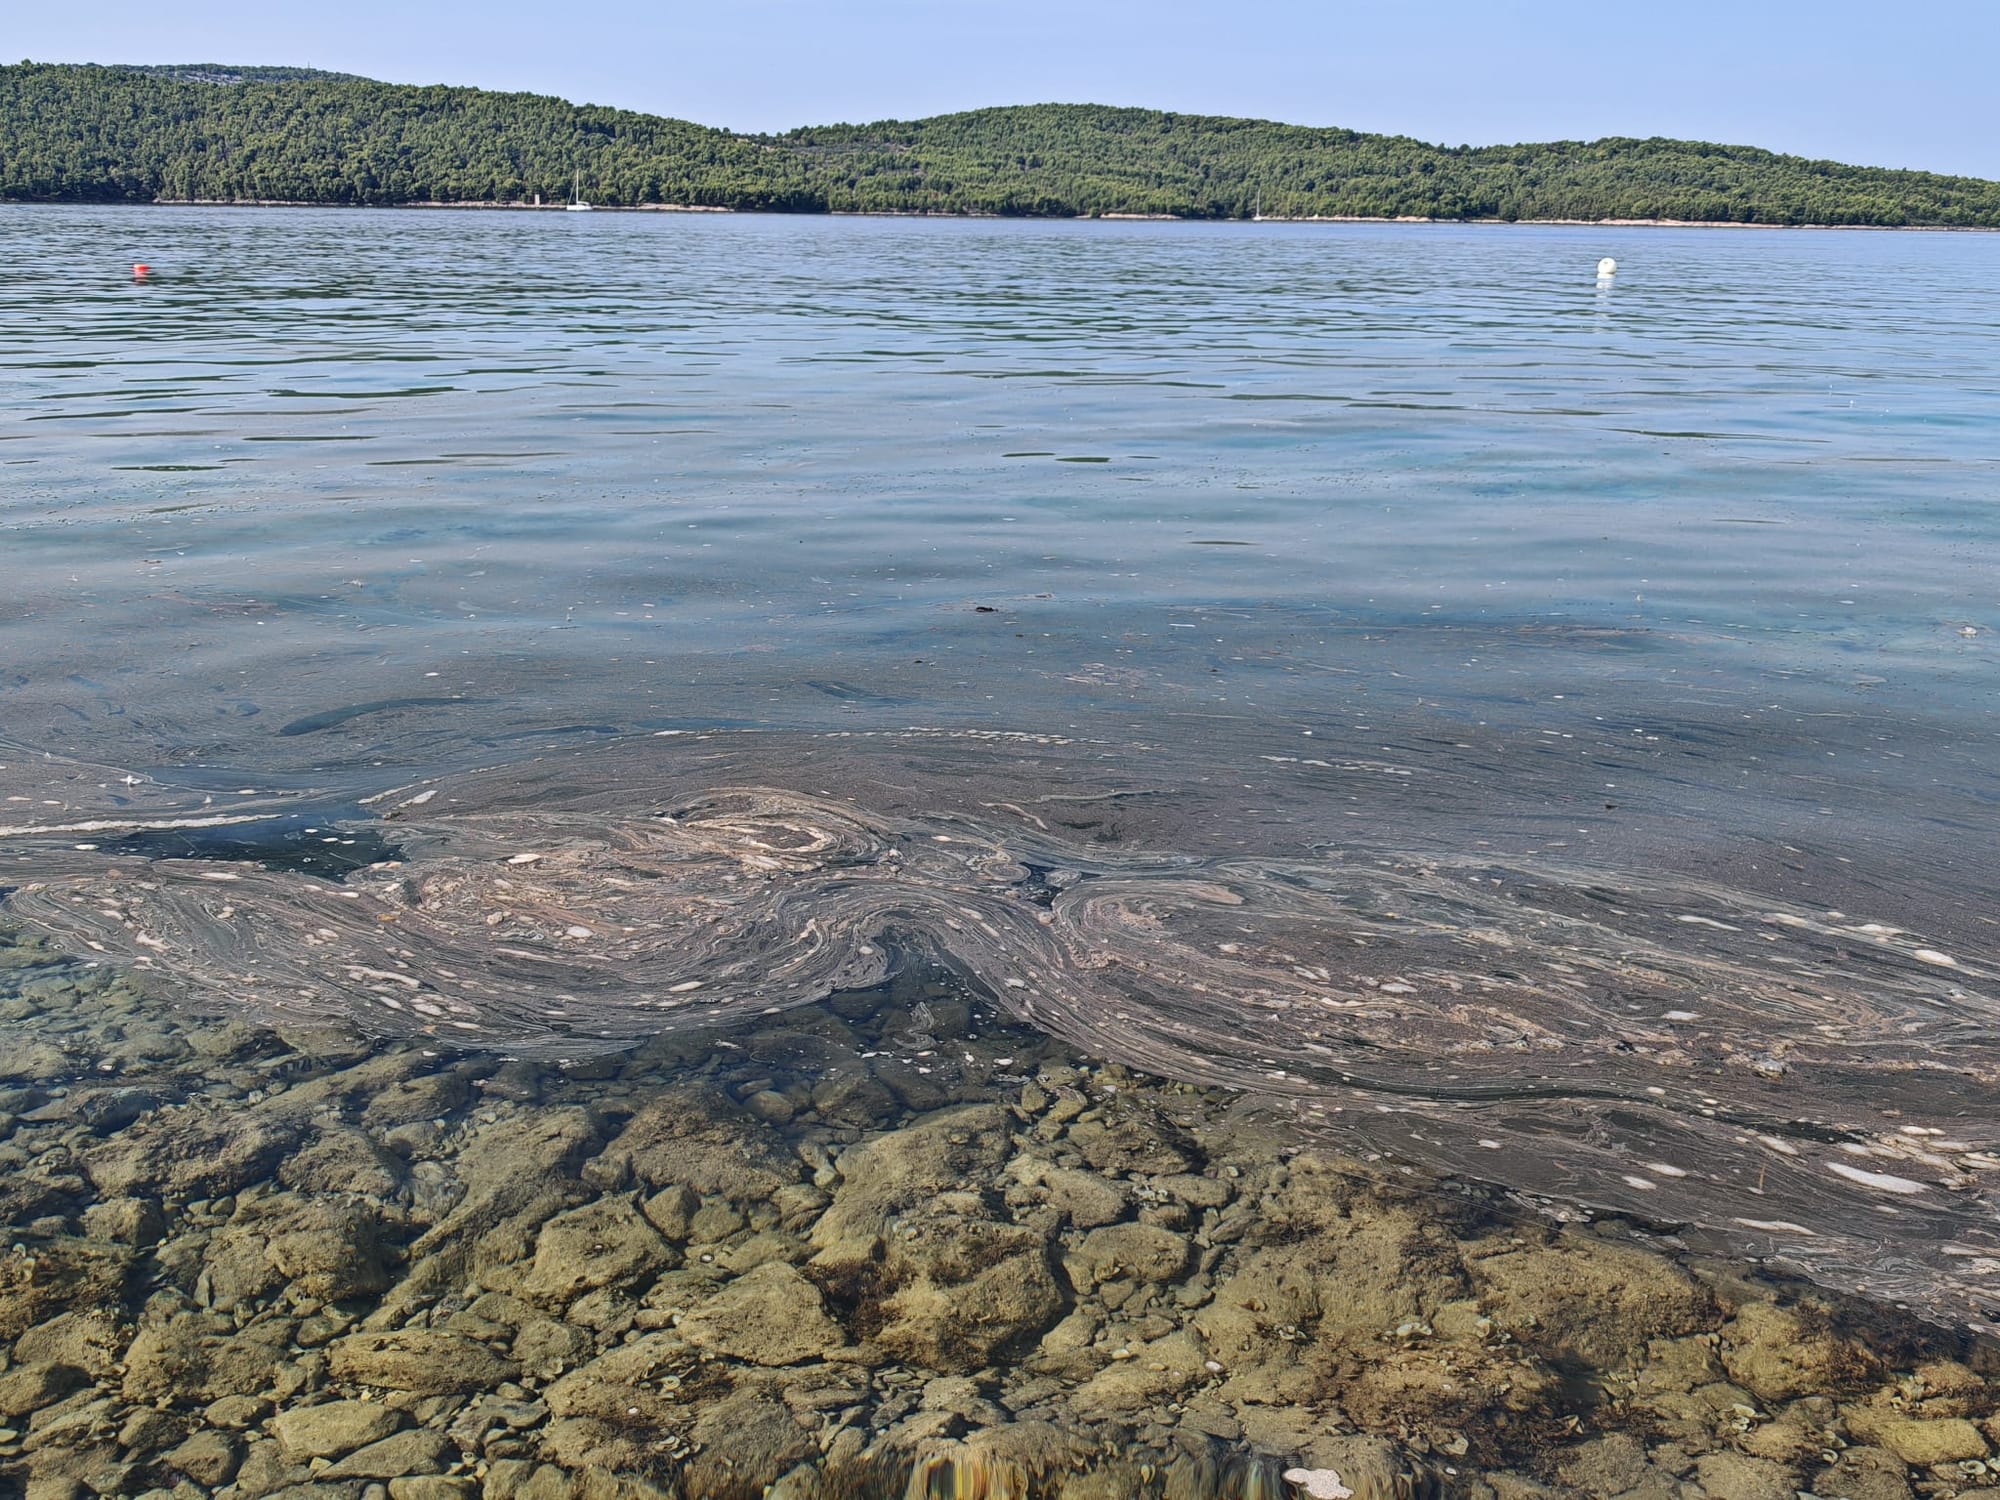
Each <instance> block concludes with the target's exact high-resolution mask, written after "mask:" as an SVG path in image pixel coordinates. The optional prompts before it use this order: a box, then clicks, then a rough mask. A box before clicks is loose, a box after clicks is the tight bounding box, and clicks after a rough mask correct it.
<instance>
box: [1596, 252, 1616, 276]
mask: <svg viewBox="0 0 2000 1500" xmlns="http://www.w3.org/2000/svg"><path fill="white" fill-rule="evenodd" d="M1617 274H1618V262H1617V261H1615V260H1613V259H1612V258H1611V257H1610V256H1608V255H1607V256H1605V257H1604V259H1603V260H1600V261H1599V262H1598V263H1597V279H1598V280H1599V281H1609V280H1610V279H1611V278H1612V277H1614V276H1616V275H1617Z"/></svg>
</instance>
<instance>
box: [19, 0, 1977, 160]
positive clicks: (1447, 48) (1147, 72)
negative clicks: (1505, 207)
mask: <svg viewBox="0 0 2000 1500" xmlns="http://www.w3.org/2000/svg"><path fill="white" fill-rule="evenodd" d="M9 9H10V10H11V11H12V12H13V14H12V15H11V17H10V19H9V20H8V22H7V25H6V27H5V29H4V32H0V47H4V48H6V49H7V51H8V53H9V55H10V58H18V57H32V58H34V59H36V60H38V61H52V62H61V61H71V62H85V61H88V62H229V63H251V62H263V63H295V64H304V65H308V66H313V67H321V68H334V69H339V70H342V71H346V72H354V73H365V74H368V75H370V76H372V77H376V78H385V79H391V80H395V81H398V82H408V83H434V82H443V83H466V84H477V85H480V86H481V87H485V88H504V89H529V90H533V91H536V92H541V93H552V94H560V95H562V96H564V97H565V98H569V99H574V100H578V101H582V102H590V103H598V104H616V105H622V106H625V107H628V108H632V109H643V110H650V111H653V112H656V113H660V114H670V115H679V116H682V117H685V118H688V119H693V120H699V121H701V122H703V123H705V124H711V125H723V126H728V127H730V128H733V129H737V130H767V129H782V128H784V127H787V126H791V125H804V124H816V123H826V122H831V121H835V120H870V119H881V118H884V117H888V116H901V117H905V118H908V117H911V116H916V115H925V114H935V113H941V112H944V111H947V110H954V109H967V108H971V107H974V106H978V105H983V104H1025V103H1033V102H1040V101H1046V100H1065V101H1091V102H1097V103H1107V104H1143V105H1152V106H1156V107H1159V108H1163V109H1176V110H1184V111H1200V112H1207V113H1216V114H1236V115H1258V116H1263V117H1266V118H1273V119H1282V120H1290V121H1295V122H1297V123H1301V124H1311V125H1345V126H1351V127H1353V128H1355V129H1360V130H1381V131H1391V132H1395V133H1399V134H1404V135H1413V136H1417V137H1419V138H1421V139H1423V140H1429V141H1443V142H1447V143H1451V144H1457V143H1459V142H1472V143H1476V144H1484V143H1491V142H1496V141H1520V140H1550V139H1557V138H1565V137H1586V138H1587V137H1593V136H1600V135H1674V136H1694V137H1700V138H1704V139H1708V140H1720V141H1732V142H1747V143H1750V144H1754V145H1761V146H1769V147H1771V148H1773V149H1775V150H1782V151H1797V152H1801V153H1803V154H1806V155H1809V156H1825V157H1833V158H1836V159H1839V160H1844V161H1852V162H1861V163H1866V164H1870V165H1884V166H1911V167H1929V168H1932V169H1934V170H1939V171H1957V172H1969V173H1973V174H1976V175H1979V176H1984V177H2000V87H1996V84H1995V67H1996V59H2000V0H1916V3H1910V0H1905V3H1903V4H1883V3H1880V0H1865V3H1864V0H1655V3H1626V4H1619V3H1605V4H1591V5H1585V4H1577V5H1557V4H1549V3H1536V0H1431V3H1428V4H1425V3H1410V0H1235V3H1227V0H705V3H699V4H692V3H688V0H574V3H569V4H550V3H547V0H480V3H476V4H475V3H471V0H463V3H456V4H445V3H437V0H336V3H320V4H304V3H300V0H180V3H173V0H160V3H151V4H141V3H134V0H71V3H54V4H51V3H47V0H41V3H37V0H17V3H16V4H15V5H13V6H10V7H9Z"/></svg>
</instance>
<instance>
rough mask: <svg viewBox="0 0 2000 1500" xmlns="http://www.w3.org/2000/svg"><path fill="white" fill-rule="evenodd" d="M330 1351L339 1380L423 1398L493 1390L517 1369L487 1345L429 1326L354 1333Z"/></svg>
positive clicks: (333, 1367) (334, 1373)
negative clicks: (428, 1328) (393, 1330)
mask: <svg viewBox="0 0 2000 1500" xmlns="http://www.w3.org/2000/svg"><path fill="white" fill-rule="evenodd" d="M328 1354H329V1357H330V1369H331V1371H332V1373H333V1375H334V1377H335V1378H336V1379H338V1380H342V1381H346V1382H347V1383H349V1384H351V1385H360V1386H376V1387H379V1388H382V1389H385V1390H392V1391H408V1392H410V1393H412V1394H414V1395H419V1396H446V1395H455V1394H457V1393H459V1392H462V1391H481V1390H488V1389H491V1388H492V1387H494V1386H497V1385H499V1384H501V1383H502V1382H504V1381H509V1380H512V1379H513V1378H514V1376H515V1374H516V1373H517V1367H516V1366H515V1365H514V1363H513V1361H511V1360H506V1359H502V1358H501V1357H500V1356H499V1355H497V1354H495V1353H494V1352H493V1351H492V1350H491V1349H488V1348H487V1347H486V1346H485V1345H484V1344H475V1343H474V1342H473V1341H472V1340H470V1339H465V1338H459V1337H458V1336H456V1335H455V1334H449V1333H438V1332H434V1331H431V1330H427V1329H414V1328H411V1329H402V1330H400V1331H397V1332H393V1333H358V1334H353V1335H351V1336H349V1337H347V1338H343V1339H338V1340H336V1341H335V1342H334V1343H333V1344H332V1345H330V1346H329V1348H328Z"/></svg>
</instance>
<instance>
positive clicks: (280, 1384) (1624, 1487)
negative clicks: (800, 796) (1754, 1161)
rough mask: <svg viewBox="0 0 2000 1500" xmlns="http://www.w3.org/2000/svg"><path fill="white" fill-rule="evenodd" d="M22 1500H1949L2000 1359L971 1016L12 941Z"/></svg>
mask: <svg viewBox="0 0 2000 1500" xmlns="http://www.w3.org/2000/svg"><path fill="white" fill-rule="evenodd" d="M0 1020H4V1022H5V1023H6V1025H7V1028H8V1035H9V1044H8V1046H7V1047H6V1048H4V1049H0V1169H4V1179H0V1206H4V1215H5V1220H6V1224H7V1226H8V1238H7V1245H6V1248H5V1253H4V1254H0V1350H4V1351H5V1352H4V1361H0V1494H5V1493H7V1491H8V1488H9V1487H10V1486H11V1487H13V1489H14V1490H15V1491H16V1492H17V1493H18V1494H20V1495H21V1496H22V1500H81V1497H86V1496H91V1495H103V1496H127V1497H143V1500H170V1497H171V1500H184V1497H185V1500H192V1497H196V1496H218V1497H224V1500H264V1497H273V1500H471V1497H487V1500H625V1497H631V1500H638V1497H648V1496H670V1497H679V1500H711V1497H712V1500H735V1497H762V1496H769V1497H772V1500H835V1497H842V1500H845V1497H855V1500H860V1497H875V1496H880V1497H885V1500H902V1497H911V1500H948V1497H956V1500H975V1497H986V1500H1030V1497H1060V1500H1115V1497H1128V1496H1145V1497H1158V1500H1199V1497H1208V1496H1215V1497H1225V1496H1226V1497H1242V1500H1253V1497H1254V1500H1265V1497H1270V1500H1278V1497H1288V1496H1293V1495H1298V1496H1328V1497H1341V1496H1360V1497H1365V1500H1377V1497H1407V1500H1416V1497H1440V1500H1441V1497H1466V1500H1529V1497H1558V1496H1560V1497H1580V1496H1590V1497H1596V1496H1619V1497H1626V1500H1699V1497H1704V1496H1713V1497H1717V1500H1724V1497H1726V1500H1797V1497H1800V1496H1813V1497H1821V1500H1835V1497H1846V1500H1909V1497H1911V1496H1914V1495H1923V1496H1932V1497H1946V1496H1952V1495H1960V1494H1969V1493H1973V1492H1976V1491H1980V1490H1984V1489H1988V1488H1996V1489H2000V1458H1993V1457H1990V1455H1991V1454H1993V1452H1994V1451H1995V1448H1996V1446H2000V1417H1996V1416H1995V1411H1996V1405H2000V1389H1996V1386H1995V1384H1994V1380H1993V1376H1994V1372H1995V1371H1996V1370H2000V1361H1996V1360H1995V1359H1994V1357H1993V1355H1992V1352H1991V1351H1990V1350H1989V1349H1988V1348H1986V1347H1985V1346H1983V1345H1979V1344H1976V1343H1972V1342H1970V1341H1967V1340H1966V1339H1964V1338H1963V1337H1961V1336H1958V1335H1953V1334H1948V1333H1946V1332H1943V1331H1938V1330H1933V1329H1929V1328H1926V1327H1924V1326H1922V1325H1919V1324H1917V1323H1914V1322H1913V1321H1911V1320H1910V1319H1909V1318H1907V1316H1904V1315H1900V1314H1898V1313H1897V1312H1896V1311H1895V1310H1894V1309H1883V1308H1879V1307H1871V1306H1868V1305H1866V1304H1860V1303H1854V1302H1839V1301H1834V1300H1830V1299H1828V1298H1827V1297H1825V1296H1824V1295H1823V1294H1817V1293H1813V1292H1811V1291H1809V1290H1807V1289H1805V1288H1802V1287H1798V1286H1792V1285H1785V1284H1781V1283H1778V1282H1775V1281H1771V1280H1767V1279H1764V1278H1761V1277H1760V1276H1758V1275H1757V1274H1755V1268H1753V1267H1747V1266H1744V1265H1741V1264H1728V1263H1704V1262H1701V1261H1699V1260H1696V1259H1694V1258H1692V1257H1690V1256H1688V1255H1686V1254H1684V1253H1677V1250H1676V1246H1675V1245H1674V1243H1673V1242H1672V1240H1671V1239H1670V1238H1664V1237H1661V1236H1659V1235H1657V1234H1649V1233H1648V1232H1647V1231H1646V1230H1645V1229H1644V1228H1643V1227H1641V1226H1638V1225H1635V1224H1632V1223H1630V1222H1628V1221H1624V1220H1619V1219H1611V1218H1597V1219H1594V1220H1593V1219H1590V1218H1588V1217H1587V1216H1583V1215H1580V1214H1571V1215H1570V1217H1569V1222H1556V1221H1555V1220H1552V1219H1548V1218H1537V1217H1535V1216H1533V1215H1531V1214H1527V1213H1524V1212H1520V1211H1515V1210H1514V1208H1513V1207H1512V1206H1511V1205H1509V1204H1507V1203H1506V1202H1504V1201H1500V1200H1497V1199H1495V1198H1494V1197H1493V1196H1492V1195H1490V1194H1487V1193H1484V1192H1482V1191H1479V1190H1475V1189H1473V1188H1471V1187H1469V1186H1466V1185H1463V1184H1455V1183H1453V1182H1450V1181H1440V1180H1437V1179H1433V1178H1429V1177H1423V1176H1420V1175H1417V1174H1415V1173H1412V1172H1407V1171H1404V1170H1401V1169H1399V1168H1397V1167H1395V1166H1394V1165H1393V1164H1391V1163H1387V1162H1383V1161H1372V1162H1370V1161H1356V1160H1350V1159H1344V1158H1340V1157H1337V1156H1334V1155H1331V1154H1328V1153H1326V1152H1324V1151H1322V1150H1320V1149H1318V1148H1313V1149H1301V1147H1300V1146H1299V1145H1298V1144H1297V1142H1296V1138H1295V1137H1294V1136H1293V1135H1292V1134H1291V1129H1290V1127H1288V1126H1287V1124H1286V1122H1285V1121H1284V1119H1283V1118H1282V1117H1280V1116H1277V1115H1271V1114H1266V1113H1262V1112H1260V1111H1258V1110H1257V1109H1255V1108H1254V1107H1252V1106H1251V1105H1250V1104H1249V1103H1248V1102H1246V1100H1245V1099H1244V1098H1243V1096H1241V1095H1239V1094H1235V1093H1232V1092H1230V1091H1227V1090H1221V1089H1203V1088H1197V1087H1193V1086H1190V1085H1184V1084H1171V1083H1165V1082H1161V1081H1158V1080H1155V1079H1152V1078H1149V1077H1146V1076H1144V1075H1140V1074H1136V1073H1133V1072H1130V1071H1128V1070H1126V1069H1124V1068H1121V1067H1118V1066H1113V1065H1095V1064H1092V1063H1091V1062H1089V1061H1088V1060H1086V1059H1083V1058H1081V1057H1079V1056H1077V1055H1076V1054H1075V1053H1074V1052H1072V1051H1070V1050H1068V1049H1067V1048H1066V1047H1065V1046H1064V1045H1063V1044H1061V1043H1059V1042H1056V1041H1054V1040H1052V1039H1049V1038H1046V1037H1043V1036H1041V1035H1039V1034H1036V1033H1034V1032H1031V1031H1028V1030H1026V1029H1024V1028H1021V1027H1019V1026H1018V1025H1015V1024H1013V1023H1010V1022H1006V1021H1003V1020H1001V1019H1000V1018H999V1017H997V1016H996V1015H995V1014H993V1013H992V1012H991V1011H990V1010H989V1009H988V1008H987V1007H985V1006H983V1005H982V1004H980V1003H979V1002H978V1001H977V999H976V998H974V997H971V996H968V995H966V994H965V993H963V992H962V991H961V990H959V989H958V988H957V987H956V986H955V985H953V984H952V983H951V982H949V981H945V980H937V981H926V980H924V979H923V978H922V977H920V976H919V977H905V978H903V979H900V980H898V981H896V982H895V983H893V984H891V985H889V986H887V987H885V988H884V989H883V990H880V991H877V992H872V993H867V994H845V995H837V996H835V997H834V998H833V999H832V1000H830V1001H828V1002H826V1003H825V1004H823V1005H820V1006H816V1007H808V1008H806V1009H803V1010H798V1011H793V1012H791V1013H789V1014H786V1015H783V1016H771V1017H766V1018H764V1019H763V1021H762V1022H760V1023H759V1024H756V1025H753V1026H750V1027H740V1028H735V1029H730V1030H719V1031H714V1032H710V1033H706V1034H687V1035H681V1036H676V1037H673V1038H666V1039H662V1040H660V1041H658V1042H655V1043H652V1044H649V1045H647V1046H644V1047H641V1048H638V1049H636V1050H634V1051H630V1052H626V1053H622V1054H619V1055H616V1056H609V1057H596V1058H591V1059H587V1060H581V1061H577V1062H574V1063H570V1064H563V1063H561V1062H554V1061H551V1062H540V1061H536V1062H530V1061H525V1060H519V1059H516V1060H508V1059H506V1058H503V1057H500V1056H495V1055H487V1054H462V1053H453V1052H447V1051H443V1050H441V1049H437V1048H434V1047H433V1048H427V1047H424V1046H421V1045H409V1044H384V1043H380V1042H375V1041H370V1040H368V1039H366V1038H362V1037H358V1036H354V1035H351V1034H347V1033H342V1032H338V1031H332V1030H327V1029H319V1028H307V1029H300V1030H284V1029H273V1028H269V1027H263V1026H258V1025H252V1024H248V1023H246V1022H245V1021H243V1020H240V1019H198V1018H194V1017H191V1016H189V1015H188V1014H186V1013H185V1011H184V1010H180V1009H177V1008H176V1006H175V1005H173V1004H172V1003H169V1000H168V998H167V997H165V996H163V995H161V994H158V993H154V992H149V991H148V990H146V989H144V988H142V987H140V986H139V985H137V984H135V982H134V981H133V979H132V978H131V977H130V976H128V975H123V974H120V973H118V972H117V971H114V970H112V969H109V968H103V967H90V966H85V965H79V964H76V963H74V962H72V961H68V960H65V959H63V958H62V957H61V956H59V955H58V954H57V953H56V952H55V950H53V949H52V948H48V947H45V946H43V945H41V944H40V943H39V942H37V941H35V940H31V939H14V940H11V941H10V942H9V943H8V944H7V945H6V946H0Z"/></svg>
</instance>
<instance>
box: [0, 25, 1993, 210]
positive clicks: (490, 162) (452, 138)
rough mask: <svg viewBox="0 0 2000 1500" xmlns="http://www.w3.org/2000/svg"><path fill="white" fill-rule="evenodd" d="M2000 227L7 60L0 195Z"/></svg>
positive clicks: (1285, 142) (1895, 198)
mask: <svg viewBox="0 0 2000 1500" xmlns="http://www.w3.org/2000/svg"><path fill="white" fill-rule="evenodd" d="M577 171H581V173H582V174H583V190H584V194H585V196H586V197H588V198H590V199H591V200H593V201H594V202H597V203H600V204H607V205H609V204H618V205H639V204H648V203H675V204H689V205H702V206H710V207H718V208H743V209H781V210H791V211H798V212H825V211H828V210H859V211H877V212H921V213H985V214H1023V215H1030V214H1031V215H1076V214H1113V213H1117V214H1170V215H1175V216H1180V217H1187V218H1243V217H1248V216H1249V215H1251V214H1252V213H1253V212H1255V211H1256V210H1257V209H1258V208H1259V207H1261V209H1262V211H1263V213H1264V214H1266V215H1267V216H1271V217H1281V216H1282V217H1305V216H1310V215H1329V216H1331V215H1353V216H1365V217H1385V218H1393V217H1399V216H1412V217H1424V218H1443V219H1692V220H1706V221H1717V222H1749V223H1776V224H1880V225H1903V224H1909V225H1915V224H1936V225H1959V226H1983V227H1989V228H1991V227H2000V183H1994V182H1987V181H1982V180H1980V179H1976V178H1967V177H1943V176H1937V175H1934V174H1932V173H1927V172H1903V171H1889V170H1885V169H1881V168H1872V167H1849V166H1842V165H1840V164H1838V163H1835V162H1823V161H1808V160H1805V159H1803V158H1800V157H1794V156H1778V155H1774V154H1772V153H1771V152H1768V151H1759V150H1755V149H1753V148H1751V147H1747V146H1714V145H1706V144H1702V143H1700V142H1692V141H1672V140H1657V139H1655V140H1623V139H1612V140H1601V141H1590V142H1576V141H1560V142H1555V143H1551V144H1547V145H1528V146H1484V147H1459V148H1449V147H1439V146H1430V145H1425V144H1424V143H1422V142H1420V141H1414V140H1409V139H1407V138H1404V137H1400V136H1382V135H1362V134H1358V133H1356V132H1354V131H1347V130H1324V129H1308V128H1305V127H1302V126H1294V125H1279V124H1273V123H1271V122H1269V121H1263V120H1235V119H1223V118H1217V117H1213V116H1203V115H1177V114H1163V113H1159V112H1156V111H1152V110H1137V109H1108V108H1101V107H1097V106H1092V105H1058V104H1044V105H1023V106H1019V107H1014V108H1005V109H985V110H975V111H972V112H970V113H966V114H956V115H943V116H939V117H937V118H935V119H929V120H916V121H909V122H903V121H886V122H881V123H877V124H873V125H836V126H828V127H823V128H811V129H804V130H796V131H792V132H790V133H789V134H785V135H779V136H751V135H737V134H733V133H731V132H728V131H723V130H715V129H711V128H709V127H707V126H702V125H695V124H690V123H688V122H687V121H684V120H673V119H664V118H661V117H659V116H655V115H644V114H636V113H632V112H630V111H626V110H617V109H604V108H598V107H594V106H587V105H573V104H569V103H567V102H565V101H563V100H560V99H553V98H549V97H546V96H543V95H537V94H502V93H489V92H486V91H484V90H480V89H468V88H445V87H414V86H406V85H400V84H386V83H377V82H373V81H371V80H368V79H362V78H352V77H347V76H344V75H339V74H331V73H316V72H313V71H311V70H308V69H297V68H261V67H232V66H225V65H220V64H199V65H194V64H191V65H185V66H175V67H147V68H133V67H96V66H73V65H66V64H65V65H51V64H35V63H23V64H20V65H18V66H13V67H0V198H8V199H14V200H41V201H88V202H132V201H137V202H150V201H153V200H189V199H197V200H224V201H271V200H282V201H291V202H316V203H338V204H397V203H423V202H432V203H439V202H442V203H451V202H461V203H514V202H522V201H528V200H531V199H532V198H533V197H534V195H535V194H538V193H539V194H540V195H541V196H542V197H543V198H544V199H545V200H559V199H562V198H564V197H566V196H567V194H568V191H569V187H570V182H571V179H572V174H573V173H574V172H577Z"/></svg>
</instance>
